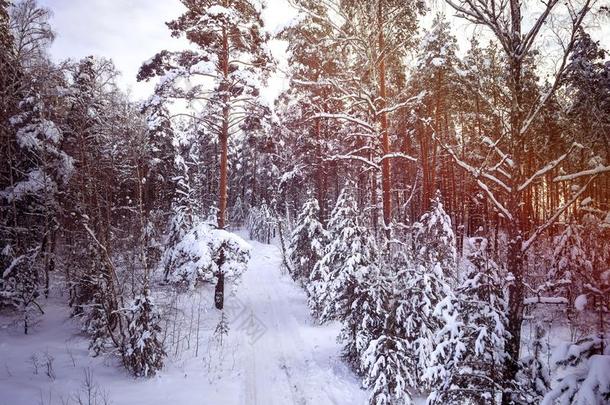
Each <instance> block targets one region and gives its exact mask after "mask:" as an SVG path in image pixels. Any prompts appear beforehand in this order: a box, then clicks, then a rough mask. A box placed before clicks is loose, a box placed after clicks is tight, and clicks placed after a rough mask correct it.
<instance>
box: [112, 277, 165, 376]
mask: <svg viewBox="0 0 610 405" xmlns="http://www.w3.org/2000/svg"><path fill="white" fill-rule="evenodd" d="M127 319H128V322H129V325H128V327H127V339H126V342H125V344H124V346H123V347H122V355H123V362H124V363H125V367H127V368H128V369H129V370H131V372H132V373H133V375H134V376H136V377H151V376H153V375H155V374H156V373H157V372H158V371H159V370H161V368H162V367H163V358H164V357H165V356H166V353H165V350H164V349H163V343H162V342H161V340H162V338H161V326H160V324H161V318H160V316H159V314H158V312H157V310H156V308H155V304H154V302H153V298H152V297H151V295H150V291H149V290H148V287H147V286H146V285H145V286H144V288H143V289H142V293H141V294H140V295H138V296H136V297H135V299H134V300H133V304H132V305H131V307H130V308H128V314H127Z"/></svg>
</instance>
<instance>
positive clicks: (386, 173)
mask: <svg viewBox="0 0 610 405" xmlns="http://www.w3.org/2000/svg"><path fill="white" fill-rule="evenodd" d="M382 4H383V1H381V0H380V1H379V3H378V6H377V24H378V26H377V29H378V32H379V34H378V36H379V38H378V41H379V97H380V99H381V104H380V107H381V109H382V110H383V109H385V108H386V107H387V100H386V97H387V94H386V83H385V75H386V69H385V49H384V48H385V38H384V35H383V8H382ZM379 120H380V124H381V148H382V151H383V155H384V156H385V155H387V154H388V153H390V139H389V135H388V114H387V113H386V112H382V113H381V114H380V115H379ZM391 176H392V174H391V171H390V160H389V159H383V161H382V163H381V190H382V193H381V194H382V200H383V223H384V229H385V233H386V235H387V236H388V237H389V231H390V229H389V226H390V223H391V222H392V193H391V189H390V188H391V186H392V179H391Z"/></svg>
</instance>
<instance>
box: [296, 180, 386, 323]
mask: <svg viewBox="0 0 610 405" xmlns="http://www.w3.org/2000/svg"><path fill="white" fill-rule="evenodd" d="M352 188H353V186H351V185H347V186H346V187H344V188H343V190H342V191H341V194H340V195H339V198H338V200H337V204H336V205H335V208H334V209H333V211H332V214H331V218H330V220H329V222H328V232H329V238H330V243H329V244H328V246H327V248H326V252H325V254H324V256H323V257H322V259H321V260H319V261H318V262H317V264H316V266H315V267H314V269H313V271H312V272H311V275H310V284H309V286H308V290H309V303H310V308H311V309H312V311H313V313H314V315H315V316H316V317H318V318H319V319H320V321H322V322H325V321H329V320H332V319H344V318H345V317H346V316H347V315H348V314H349V312H350V311H351V310H352V309H351V304H352V302H353V301H354V289H355V287H356V285H357V283H358V280H359V279H360V278H361V276H362V275H363V274H364V273H366V272H367V271H369V270H370V269H371V268H372V267H375V266H376V265H377V263H376V262H377V259H378V252H377V246H376V243H375V239H374V238H373V236H372V235H371V233H370V231H369V230H368V229H367V228H366V227H365V226H364V225H363V223H362V219H361V218H360V213H359V211H358V205H357V204H356V201H355V199H354V196H353V190H352Z"/></svg>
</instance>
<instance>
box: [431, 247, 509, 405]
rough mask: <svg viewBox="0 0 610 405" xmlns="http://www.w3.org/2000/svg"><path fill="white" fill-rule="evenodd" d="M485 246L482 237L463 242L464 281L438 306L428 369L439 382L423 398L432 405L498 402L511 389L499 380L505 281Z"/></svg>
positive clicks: (502, 358) (503, 342) (503, 341)
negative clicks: (439, 316)
mask: <svg viewBox="0 0 610 405" xmlns="http://www.w3.org/2000/svg"><path fill="white" fill-rule="evenodd" d="M486 250H487V240H486V239H484V238H471V239H470V240H469V241H468V254H467V259H468V261H469V263H470V265H469V266H468V267H467V272H466V274H465V276H464V280H463V281H462V283H461V285H460V286H459V287H458V288H457V289H456V292H455V298H454V299H447V300H444V301H443V302H442V303H441V304H440V305H439V307H438V308H437V312H438V313H441V314H443V317H444V318H445V325H444V327H443V328H442V329H440V331H439V333H437V336H436V348H435V350H434V351H433V352H432V353H431V358H432V363H433V365H434V366H433V367H431V368H430V369H429V370H428V372H427V378H428V379H431V380H435V379H436V380H440V381H441V384H440V385H438V388H435V389H434V391H433V392H432V393H431V394H430V396H429V397H428V402H429V403H431V404H441V403H442V404H463V403H476V404H489V403H497V402H498V400H499V397H500V395H501V394H502V393H503V392H504V391H506V390H509V389H510V388H511V387H510V386H509V385H508V384H507V382H506V381H504V380H503V379H502V373H503V365H504V364H505V363H504V362H505V357H506V355H507V354H506V352H505V348H506V341H507V338H508V332H507V329H506V324H507V319H506V311H507V303H506V299H505V296H504V294H505V293H504V285H503V284H502V275H501V274H500V272H499V269H498V267H497V265H496V264H495V263H494V262H493V261H491V259H490V258H489V257H488V253H487V251H486Z"/></svg>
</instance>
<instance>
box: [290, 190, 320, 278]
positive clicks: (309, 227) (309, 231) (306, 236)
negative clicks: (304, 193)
mask: <svg viewBox="0 0 610 405" xmlns="http://www.w3.org/2000/svg"><path fill="white" fill-rule="evenodd" d="M319 216H320V206H319V205H318V200H317V199H315V198H309V199H308V200H307V201H305V203H304V204H303V208H302V209H301V212H300V213H299V216H298V218H297V222H296V226H295V228H294V230H293V231H292V234H291V236H290V244H289V246H288V257H289V260H290V263H291V269H292V274H291V276H292V278H293V279H294V280H295V281H298V282H301V283H306V282H308V281H309V276H310V274H311V272H312V271H313V268H314V267H315V265H316V263H317V262H318V261H319V260H320V259H322V257H323V256H324V249H325V248H326V245H327V244H328V240H329V238H328V234H327V232H326V230H325V229H324V226H323V225H322V223H321V222H320V218H319Z"/></svg>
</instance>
